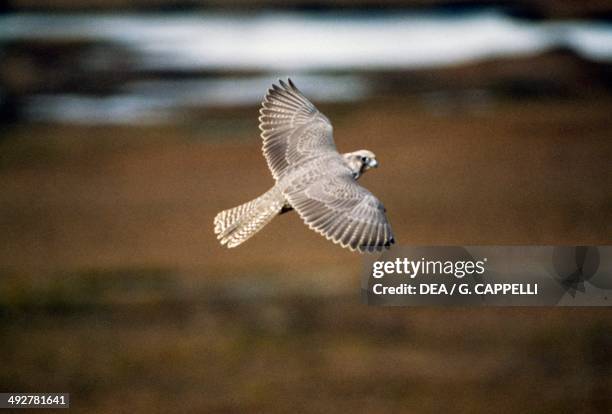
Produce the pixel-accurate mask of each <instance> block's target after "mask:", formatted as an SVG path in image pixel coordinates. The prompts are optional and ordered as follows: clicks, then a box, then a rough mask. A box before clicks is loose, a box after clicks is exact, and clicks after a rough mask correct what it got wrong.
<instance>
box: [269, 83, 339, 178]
mask: <svg viewBox="0 0 612 414" xmlns="http://www.w3.org/2000/svg"><path fill="white" fill-rule="evenodd" d="M288 82H289V84H287V83H285V82H283V81H280V85H281V86H278V85H272V88H271V89H269V90H268V93H267V95H266V96H265V98H264V100H263V102H262V107H261V109H260V111H259V113H260V117H259V129H261V137H262V139H263V153H264V156H265V158H266V161H267V162H268V167H269V168H270V171H271V172H272V176H273V177H274V178H275V179H276V180H278V179H279V178H280V177H282V176H283V175H284V174H285V173H286V172H287V171H288V170H290V169H291V168H293V167H296V166H298V165H300V164H301V163H303V162H306V161H308V160H310V159H312V158H314V157H317V156H320V155H322V154H325V153H329V152H336V153H337V151H336V145H335V144H334V138H333V130H332V125H331V123H330V122H329V120H328V119H327V117H326V116H325V115H323V114H322V113H321V112H319V111H318V110H317V108H316V107H315V106H314V105H313V104H312V102H310V101H309V100H308V99H307V98H306V97H305V96H304V95H303V94H302V93H301V92H300V91H299V89H298V88H297V87H296V86H295V85H294V84H293V82H292V81H291V79H289V80H288Z"/></svg>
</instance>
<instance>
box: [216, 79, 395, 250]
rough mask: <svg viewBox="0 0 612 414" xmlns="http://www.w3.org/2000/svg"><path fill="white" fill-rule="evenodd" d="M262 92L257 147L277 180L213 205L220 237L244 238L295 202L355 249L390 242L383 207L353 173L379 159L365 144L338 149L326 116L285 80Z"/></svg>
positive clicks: (307, 217)
mask: <svg viewBox="0 0 612 414" xmlns="http://www.w3.org/2000/svg"><path fill="white" fill-rule="evenodd" d="M280 84H281V86H280V87H279V86H277V85H273V86H272V89H270V90H269V91H268V94H267V95H266V97H265V98H264V101H263V103H262V108H261V110H260V113H261V116H260V118H259V120H260V129H261V130H262V138H263V153H264V156H265V158H266V161H267V162H268V166H269V167H270V170H271V172H272V175H273V177H274V179H275V180H276V184H275V185H274V186H273V187H272V188H271V189H270V190H268V191H267V192H265V193H264V194H263V195H261V196H259V197H258V198H256V199H254V200H252V201H250V202H248V203H245V204H242V205H241V206H238V207H235V208H233V209H229V210H225V211H222V212H221V213H219V214H218V215H217V216H216V217H215V220H214V224H215V233H216V234H217V237H218V239H219V240H220V242H221V244H223V245H227V247H235V246H238V245H239V244H241V243H243V242H244V241H246V240H247V239H249V238H250V237H251V236H253V235H254V234H255V233H257V232H258V231H259V230H261V229H262V228H263V227H264V226H265V225H266V224H268V223H269V222H270V221H271V220H272V219H273V218H274V217H275V216H277V215H278V214H282V213H285V212H287V211H290V210H292V209H295V210H296V211H297V212H298V214H299V215H300V217H301V218H302V219H303V220H304V222H305V223H306V224H307V225H308V226H309V227H310V228H311V229H313V230H315V231H317V232H318V233H320V234H322V235H323V236H324V237H326V238H327V239H330V240H332V241H333V242H335V243H338V244H340V245H342V246H343V247H347V248H349V249H351V250H358V251H361V252H363V251H380V250H382V249H383V248H386V247H389V246H390V245H391V244H393V242H394V239H393V235H392V232H391V227H390V226H389V223H388V221H387V218H386V216H385V209H384V207H383V206H382V204H381V203H380V201H378V199H377V198H376V197H374V196H373V195H372V194H371V193H370V192H369V191H368V190H366V189H365V188H363V187H361V186H360V185H358V184H357V183H356V180H357V179H358V178H359V177H360V176H361V175H362V174H363V173H364V172H365V171H367V170H368V169H370V168H374V167H376V166H377V165H378V163H377V161H376V157H375V155H374V154H373V153H372V152H370V151H367V150H360V151H355V152H351V153H346V154H340V153H338V151H337V150H336V146H335V143H334V141H333V135H332V126H331V123H330V122H329V120H328V119H327V118H326V117H325V115H323V114H322V113H320V112H319V111H318V110H317V109H316V108H315V107H314V105H313V104H312V103H311V102H310V101H308V99H306V98H305V97H304V95H302V93H301V92H300V91H299V90H298V89H297V88H296V87H295V85H294V84H293V82H291V80H289V84H288V85H287V84H285V83H284V82H283V81H280Z"/></svg>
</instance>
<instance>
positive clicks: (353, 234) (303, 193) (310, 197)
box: [285, 166, 395, 252]
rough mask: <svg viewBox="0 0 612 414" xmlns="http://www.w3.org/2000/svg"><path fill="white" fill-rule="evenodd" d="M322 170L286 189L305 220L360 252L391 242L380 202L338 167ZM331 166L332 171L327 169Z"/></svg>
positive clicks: (331, 237)
mask: <svg viewBox="0 0 612 414" xmlns="http://www.w3.org/2000/svg"><path fill="white" fill-rule="evenodd" d="M331 167H332V168H330V169H328V170H327V171H325V169H323V171H321V174H320V175H319V176H318V177H317V178H316V179H314V180H312V179H309V180H308V183H307V184H305V185H300V183H296V184H294V185H292V186H290V187H289V188H288V189H287V191H286V192H285V196H286V197H287V199H288V201H289V203H290V204H291V205H292V206H293V208H295V210H296V211H297V212H298V214H299V215H300V217H301V218H302V219H303V220H304V222H305V223H306V224H307V225H308V227H310V228H311V229H313V230H314V231H316V232H317V233H320V234H321V235H323V236H325V238H327V239H329V240H331V241H333V242H334V243H337V244H340V245H341V246H342V247H346V248H349V249H351V250H358V251H360V252H366V251H367V252H374V251H381V250H382V249H383V248H389V247H390V246H391V245H392V244H393V243H394V242H395V240H394V238H393V233H392V231H391V226H390V225H389V222H388V220H387V217H386V215H385V211H386V210H385V208H384V206H383V205H382V203H381V202H380V201H379V200H378V199H377V198H376V197H375V196H374V195H373V194H372V193H370V192H369V191H368V190H367V189H365V188H364V187H362V186H360V185H359V184H357V182H355V180H354V179H353V178H352V177H351V175H350V172H348V171H346V172H345V171H342V169H341V168H333V166H331ZM330 170H331V171H330Z"/></svg>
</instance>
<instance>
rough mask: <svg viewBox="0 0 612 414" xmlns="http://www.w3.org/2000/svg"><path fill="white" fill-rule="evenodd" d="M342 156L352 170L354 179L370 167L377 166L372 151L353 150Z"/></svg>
mask: <svg viewBox="0 0 612 414" xmlns="http://www.w3.org/2000/svg"><path fill="white" fill-rule="evenodd" d="M342 156H343V157H344V160H345V161H346V163H347V164H348V166H349V168H350V169H351V171H352V172H353V175H354V176H355V179H357V178H359V176H360V175H361V174H363V173H364V172H366V171H367V170H369V169H370V168H376V167H378V161H376V155H374V153H373V152H372V151H368V150H359V151H355V152H347V153H346V154H343V155H342Z"/></svg>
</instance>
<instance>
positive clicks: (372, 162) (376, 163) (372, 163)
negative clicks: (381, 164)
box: [368, 158, 378, 168]
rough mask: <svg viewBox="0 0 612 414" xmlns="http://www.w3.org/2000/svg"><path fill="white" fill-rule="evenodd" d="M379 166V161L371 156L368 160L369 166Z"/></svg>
mask: <svg viewBox="0 0 612 414" xmlns="http://www.w3.org/2000/svg"><path fill="white" fill-rule="evenodd" d="M377 167H378V161H376V160H375V159H374V158H370V159H369V160H368V168H377Z"/></svg>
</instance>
